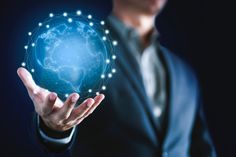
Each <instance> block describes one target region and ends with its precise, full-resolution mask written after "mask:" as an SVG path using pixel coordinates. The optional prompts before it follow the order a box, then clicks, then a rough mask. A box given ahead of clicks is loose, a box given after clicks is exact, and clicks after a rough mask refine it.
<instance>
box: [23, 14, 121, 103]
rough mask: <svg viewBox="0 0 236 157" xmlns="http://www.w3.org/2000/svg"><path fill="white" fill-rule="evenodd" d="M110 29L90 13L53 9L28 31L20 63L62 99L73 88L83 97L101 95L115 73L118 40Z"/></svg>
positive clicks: (71, 91) (40, 83)
mask: <svg viewBox="0 0 236 157" xmlns="http://www.w3.org/2000/svg"><path fill="white" fill-rule="evenodd" d="M109 33H110V32H109V30H108V29H107V28H106V26H105V22H104V21H97V20H95V19H93V18H92V15H90V14H89V15H87V16H84V15H82V12H81V11H77V12H76V13H74V14H73V13H72V14H68V13H66V12H64V13H63V14H58V15H54V14H53V13H50V14H49V17H48V18H47V19H45V20H44V22H39V23H38V26H37V27H36V28H35V29H34V30H33V31H30V32H28V37H29V39H28V43H27V44H26V45H25V46H24V49H25V51H26V52H25V59H24V62H22V64H21V65H22V66H23V67H25V68H27V69H28V70H29V71H30V72H31V74H32V77H33V79H34V80H35V82H36V83H37V84H38V85H39V86H41V87H43V88H45V89H48V90H50V91H53V92H56V93H57V94H58V96H59V97H60V98H61V99H62V100H65V99H66V97H68V95H69V94H71V93H73V92H76V93H79V94H80V95H81V97H82V98H86V97H89V96H91V95H93V94H96V95H98V94H99V92H100V91H102V90H106V83H107V80H108V79H109V78H111V77H112V76H113V75H114V73H116V69H115V68H114V60H115V59H116V55H115V49H114V47H115V46H117V44H118V43H117V41H116V40H112V39H111V36H110V34H109Z"/></svg>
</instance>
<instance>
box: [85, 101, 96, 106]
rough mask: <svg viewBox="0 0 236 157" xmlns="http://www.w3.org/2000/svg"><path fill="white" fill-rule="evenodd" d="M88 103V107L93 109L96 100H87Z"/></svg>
mask: <svg viewBox="0 0 236 157" xmlns="http://www.w3.org/2000/svg"><path fill="white" fill-rule="evenodd" d="M86 103H87V106H88V107H91V106H92V105H93V103H94V100H87V102H86Z"/></svg>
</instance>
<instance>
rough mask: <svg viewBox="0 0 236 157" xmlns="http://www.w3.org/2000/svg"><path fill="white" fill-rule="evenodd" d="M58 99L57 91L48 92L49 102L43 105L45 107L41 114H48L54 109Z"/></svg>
mask: <svg viewBox="0 0 236 157" xmlns="http://www.w3.org/2000/svg"><path fill="white" fill-rule="evenodd" d="M56 100H57V94H56V93H54V92H52V93H50V94H48V96H47V102H46V104H45V105H44V106H43V109H42V112H43V113H42V115H41V116H47V115H49V114H50V113H51V112H52V111H53V108H54V106H55V102H56Z"/></svg>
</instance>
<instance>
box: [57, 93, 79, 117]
mask: <svg viewBox="0 0 236 157" xmlns="http://www.w3.org/2000/svg"><path fill="white" fill-rule="evenodd" d="M78 99H79V94H77V93H73V94H71V95H70V96H69V97H68V98H67V99H66V101H65V103H64V105H63V107H62V108H61V109H60V110H59V112H58V117H59V119H67V118H68V117H69V116H70V114H71V111H72V110H73V108H74V106H75V104H76V102H77V101H78Z"/></svg>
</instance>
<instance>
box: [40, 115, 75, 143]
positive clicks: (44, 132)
mask: <svg viewBox="0 0 236 157" xmlns="http://www.w3.org/2000/svg"><path fill="white" fill-rule="evenodd" d="M37 125H38V131H39V135H40V136H41V138H42V139H43V140H45V141H47V142H50V143H54V144H59V145H66V144H69V143H70V142H71V140H72V137H73V135H74V132H75V126H74V127H73V128H71V129H69V130H67V131H62V132H61V131H55V130H52V129H50V128H48V127H47V126H46V125H45V124H44V123H43V120H42V119H41V117H40V116H37Z"/></svg>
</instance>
